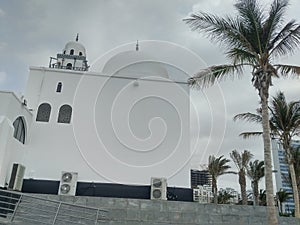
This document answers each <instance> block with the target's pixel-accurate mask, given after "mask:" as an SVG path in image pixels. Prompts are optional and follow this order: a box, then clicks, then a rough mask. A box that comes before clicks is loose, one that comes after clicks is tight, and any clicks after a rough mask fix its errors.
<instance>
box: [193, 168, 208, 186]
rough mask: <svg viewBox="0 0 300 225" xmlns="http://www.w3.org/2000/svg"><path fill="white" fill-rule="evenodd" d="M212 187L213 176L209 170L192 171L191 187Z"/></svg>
mask: <svg viewBox="0 0 300 225" xmlns="http://www.w3.org/2000/svg"><path fill="white" fill-rule="evenodd" d="M198 185H211V175H210V174H209V172H208V170H191V187H192V188H194V187H197V186H198Z"/></svg>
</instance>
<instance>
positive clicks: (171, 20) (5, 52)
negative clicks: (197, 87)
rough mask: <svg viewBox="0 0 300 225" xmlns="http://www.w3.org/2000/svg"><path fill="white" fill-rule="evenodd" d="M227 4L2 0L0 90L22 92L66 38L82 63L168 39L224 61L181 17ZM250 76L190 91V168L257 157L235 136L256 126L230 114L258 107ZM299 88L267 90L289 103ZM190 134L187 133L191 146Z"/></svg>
mask: <svg viewBox="0 0 300 225" xmlns="http://www.w3.org/2000/svg"><path fill="white" fill-rule="evenodd" d="M233 3H234V1H233V0H222V1H221V0H214V1H211V0H198V1H196V0H184V1H182V0H164V1H161V0H88V1H79V0H78V1H74V0H63V1H42V0H27V1H19V0H3V1H1V4H0V28H1V29H0V53H1V54H0V90H11V91H14V92H17V93H20V92H24V90H25V85H26V79H27V77H28V68H29V66H47V65H48V63H49V57H50V56H55V55H56V53H58V52H60V51H61V50H62V48H63V47H64V45H65V43H66V42H67V41H69V40H74V39H75V36H76V33H79V34H80V41H81V42H82V43H83V44H84V45H85V47H86V49H87V57H88V60H89V62H93V61H94V60H96V59H97V57H99V56H100V55H102V54H104V53H105V52H107V51H109V50H110V49H112V48H115V47H117V46H119V45H122V44H126V43H128V42H134V41H135V40H137V39H138V40H164V41H170V42H174V43H176V44H179V45H181V46H184V47H186V48H189V49H191V50H192V51H194V52H195V53H196V54H198V55H199V56H200V57H201V58H202V59H203V60H204V61H205V63H206V64H207V65H213V64H220V63H224V62H226V59H225V58H224V56H223V55H222V53H223V50H222V49H221V48H220V47H219V46H218V45H216V44H212V43H211V42H210V41H209V40H208V39H206V38H205V37H203V35H201V34H198V33H197V32H191V31H190V29H189V27H188V26H187V25H186V24H185V23H184V22H182V19H183V18H184V17H187V16H188V15H189V13H191V12H193V11H198V10H202V11H205V12H210V13H215V14H220V15H224V14H232V13H233V12H234V11H233ZM261 3H262V4H263V5H265V6H266V7H267V6H268V5H269V3H270V1H269V0H261ZM290 5H291V6H290V7H289V9H288V13H287V20H288V19H291V18H294V19H296V20H297V21H300V14H299V10H300V3H299V0H291V1H290ZM299 56H300V54H299V51H298V52H296V54H295V55H293V56H290V57H288V58H284V59H282V61H283V62H287V63H290V64H292V63H294V64H297V63H298V65H299V64H300V62H299ZM250 79H251V78H250V75H249V74H245V76H244V78H243V79H241V80H237V81H234V82H232V81H226V82H224V83H222V84H220V89H219V88H218V91H220V90H221V92H222V96H223V97H222V99H216V98H214V97H212V98H210V99H206V100H204V99H203V98H204V97H205V96H206V95H205V94H203V92H199V91H192V92H191V96H192V98H191V99H192V101H193V103H194V104H195V105H196V107H197V108H198V110H199V113H200V114H201V116H200V126H201V137H200V143H201V144H200V145H199V146H204V145H205V143H207V144H206V145H205V147H204V148H202V149H198V152H197V155H196V156H195V157H194V158H193V165H194V167H196V166H197V165H199V164H204V163H207V157H208V155H210V154H215V155H221V154H224V155H225V156H226V157H229V152H230V151H232V150H233V149H238V150H244V149H248V150H250V151H251V152H253V153H254V155H255V158H258V159H262V158H263V149H262V140H261V139H260V138H256V139H253V140H242V139H241V138H240V137H238V134H239V133H240V132H242V131H246V130H251V129H252V130H257V129H260V128H259V127H255V126H250V125H249V124H245V123H237V122H235V123H234V122H232V117H233V116H234V115H235V114H237V113H241V112H246V111H252V112H253V111H254V110H255V109H256V108H257V107H258V97H257V93H256V91H255V90H254V88H253V87H252V86H251V82H250ZM299 87H300V80H299V79H293V80H290V79H285V80H278V81H275V82H274V86H273V87H272V89H271V93H272V94H274V93H275V92H276V91H278V90H282V91H284V92H285V94H286V96H287V98H288V100H297V99H298V98H299ZM215 90H216V89H215V88H211V89H208V90H206V91H205V92H206V93H209V92H212V93H214V91H215ZM211 96H213V94H212V95H211ZM209 107H211V109H212V110H211V109H209ZM193 119H194V118H192V120H191V121H192V123H193V122H194V120H193ZM196 133H197V132H196V131H195V130H193V129H192V132H191V136H192V140H193V141H195V140H194V139H196V138H197V136H196ZM234 169H235V168H234ZM237 182H238V180H237V177H236V176H234V175H226V176H224V177H223V178H221V179H220V186H221V187H225V186H232V187H234V188H238V187H239V186H238V184H237ZM249 188H250V187H249Z"/></svg>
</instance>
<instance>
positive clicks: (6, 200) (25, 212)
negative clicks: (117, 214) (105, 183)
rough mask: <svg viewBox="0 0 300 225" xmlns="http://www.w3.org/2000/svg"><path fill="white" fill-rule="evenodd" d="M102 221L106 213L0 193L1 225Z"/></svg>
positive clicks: (20, 194) (90, 223)
mask: <svg viewBox="0 0 300 225" xmlns="http://www.w3.org/2000/svg"><path fill="white" fill-rule="evenodd" d="M105 221H107V211H106V210H101V209H99V208H94V207H87V206H80V205H76V204H71V203H66V202H62V201H55V200H50V199H46V198H42V197H36V196H32V195H27V194H23V193H18V192H12V191H6V190H0V224H1V225H2V224H20V225H35V224H39V225H41V224H52V225H54V224H55V225H66V224H81V225H92V224H93V225H98V224H103V223H105Z"/></svg>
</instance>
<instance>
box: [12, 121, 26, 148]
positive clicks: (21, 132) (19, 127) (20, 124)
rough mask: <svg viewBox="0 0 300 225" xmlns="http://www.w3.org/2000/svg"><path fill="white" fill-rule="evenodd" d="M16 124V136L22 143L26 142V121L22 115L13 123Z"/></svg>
mask: <svg viewBox="0 0 300 225" xmlns="http://www.w3.org/2000/svg"><path fill="white" fill-rule="evenodd" d="M13 126H14V138H16V139H17V140H18V141H20V142H21V143H23V144H25V122H24V120H23V119H22V117H20V116H19V117H18V118H17V119H16V120H15V122H14V123H13Z"/></svg>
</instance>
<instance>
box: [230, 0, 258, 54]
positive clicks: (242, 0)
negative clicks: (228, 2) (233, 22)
mask: <svg viewBox="0 0 300 225" xmlns="http://www.w3.org/2000/svg"><path fill="white" fill-rule="evenodd" d="M234 6H235V8H236V9H237V10H238V12H239V16H240V20H241V21H242V23H243V24H244V26H245V27H246V28H247V31H248V33H249V38H250V37H251V39H250V40H251V41H250V43H251V46H255V47H256V53H257V54H261V53H262V52H263V49H262V47H263V46H262V40H261V34H262V31H263V29H262V23H263V20H264V13H263V11H262V8H261V7H260V5H259V4H258V2H257V1H256V0H238V2H237V3H236V4H235V5H234Z"/></svg>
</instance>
